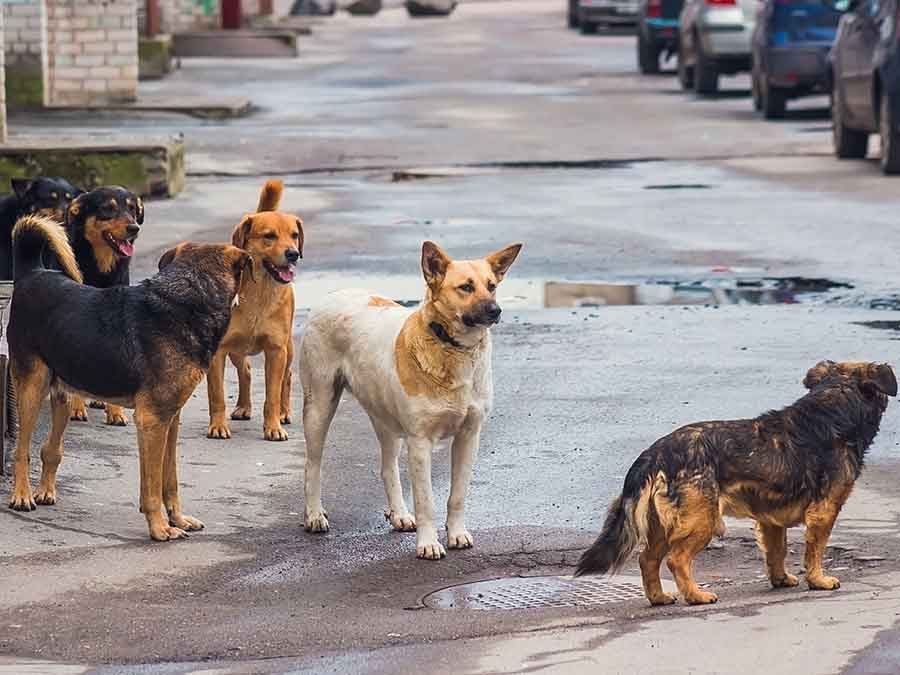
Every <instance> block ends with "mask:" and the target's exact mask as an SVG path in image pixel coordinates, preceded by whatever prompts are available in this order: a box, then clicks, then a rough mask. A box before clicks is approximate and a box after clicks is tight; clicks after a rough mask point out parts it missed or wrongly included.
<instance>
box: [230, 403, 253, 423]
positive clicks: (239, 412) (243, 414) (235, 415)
mask: <svg viewBox="0 0 900 675" xmlns="http://www.w3.org/2000/svg"><path fill="white" fill-rule="evenodd" d="M252 412H253V409H252V408H251V407H250V406H249V405H248V406H247V407H244V406H242V405H239V406H238V407H237V408H235V409H234V410H232V411H231V419H233V420H249V419H250V415H251V413H252Z"/></svg>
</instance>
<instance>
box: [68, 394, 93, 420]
mask: <svg viewBox="0 0 900 675" xmlns="http://www.w3.org/2000/svg"><path fill="white" fill-rule="evenodd" d="M69 404H70V410H69V419H71V420H72V421H73V422H87V419H88V416H87V408H86V407H85V405H84V399H83V398H81V397H80V396H70V397H69Z"/></svg>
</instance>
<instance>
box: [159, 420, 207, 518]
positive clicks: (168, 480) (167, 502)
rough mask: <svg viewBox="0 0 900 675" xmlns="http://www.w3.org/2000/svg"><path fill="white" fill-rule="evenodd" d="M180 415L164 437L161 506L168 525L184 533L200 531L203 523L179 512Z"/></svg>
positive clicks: (173, 421) (170, 425)
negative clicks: (165, 514) (167, 518)
mask: <svg viewBox="0 0 900 675" xmlns="http://www.w3.org/2000/svg"><path fill="white" fill-rule="evenodd" d="M180 418H181V413H180V412H179V413H178V414H177V415H175V417H174V418H173V419H172V422H171V424H169V433H168V434H167V435H166V455H165V459H164V460H163V488H162V495H163V505H164V506H165V507H166V513H167V514H168V516H169V525H173V526H174V527H177V528H179V529H182V530H184V531H185V532H192V531H194V530H202V529H203V523H202V522H200V521H199V520H197V519H196V518H191V517H190V516H186V515H184V513H182V511H181V498H180V497H179V496H178V431H179V425H180Z"/></svg>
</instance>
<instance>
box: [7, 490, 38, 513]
mask: <svg viewBox="0 0 900 675" xmlns="http://www.w3.org/2000/svg"><path fill="white" fill-rule="evenodd" d="M9 508H11V509H12V510H13V511H34V510H35V509H36V508H37V503H35V501H34V496H33V495H32V493H31V486H30V485H27V486H26V487H24V488H22V489H16V490H13V493H12V495H11V496H10V498H9Z"/></svg>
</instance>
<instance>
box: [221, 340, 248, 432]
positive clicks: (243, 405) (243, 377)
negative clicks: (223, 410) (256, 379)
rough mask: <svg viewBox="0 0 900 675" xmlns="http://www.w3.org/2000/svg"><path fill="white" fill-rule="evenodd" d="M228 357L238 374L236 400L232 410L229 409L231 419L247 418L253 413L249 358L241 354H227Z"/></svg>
mask: <svg viewBox="0 0 900 675" xmlns="http://www.w3.org/2000/svg"><path fill="white" fill-rule="evenodd" d="M228 358H229V359H231V363H232V364H233V365H234V368H235V370H237V376H238V400H237V405H236V406H235V407H234V410H232V411H231V419H233V420H249V419H250V416H251V415H252V414H253V403H252V402H251V400H250V359H248V358H247V357H246V356H244V355H243V354H229V355H228ZM223 405H224V403H223Z"/></svg>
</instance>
